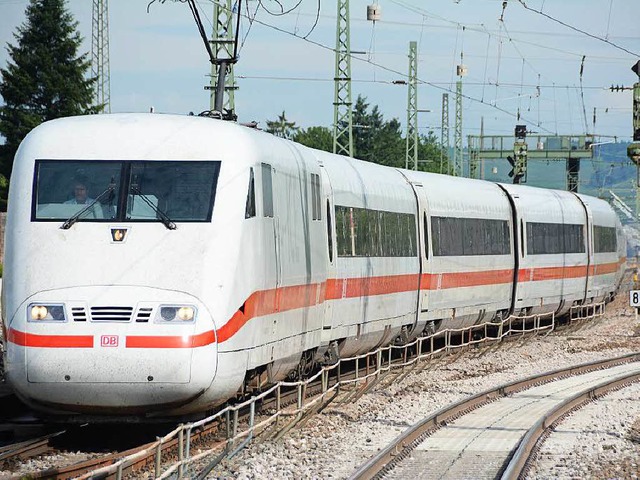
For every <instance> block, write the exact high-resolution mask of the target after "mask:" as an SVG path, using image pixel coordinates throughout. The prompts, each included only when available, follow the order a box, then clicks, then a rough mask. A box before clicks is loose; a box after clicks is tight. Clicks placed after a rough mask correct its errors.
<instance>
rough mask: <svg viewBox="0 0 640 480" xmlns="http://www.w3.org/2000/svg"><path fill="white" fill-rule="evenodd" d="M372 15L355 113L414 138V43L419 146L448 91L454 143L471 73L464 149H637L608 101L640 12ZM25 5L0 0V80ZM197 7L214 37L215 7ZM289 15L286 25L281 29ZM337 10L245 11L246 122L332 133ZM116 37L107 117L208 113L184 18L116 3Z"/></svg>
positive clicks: (639, 38) (181, 7) (627, 1)
mask: <svg viewBox="0 0 640 480" xmlns="http://www.w3.org/2000/svg"><path fill="white" fill-rule="evenodd" d="M373 3H376V0H351V1H350V4H349V5H350V14H351V49H352V50H353V51H359V52H364V53H359V54H354V55H353V60H352V79H353V82H352V92H353V93H352V94H353V101H354V102H355V100H356V98H357V96H358V95H362V96H364V97H366V99H367V102H368V103H369V104H370V105H372V106H373V105H378V106H379V109H380V111H381V112H382V114H383V115H384V117H385V119H391V118H398V119H399V120H400V122H401V123H402V125H403V126H405V125H406V119H407V86H406V85H398V84H394V83H393V82H394V81H397V80H406V79H407V74H408V70H409V59H408V52H409V42H410V41H416V42H418V82H419V85H418V108H419V109H420V110H430V111H425V112H421V113H419V116H418V123H419V131H420V133H427V132H428V131H430V130H432V131H434V132H435V134H436V135H437V136H439V135H440V130H439V129H440V125H441V105H442V94H443V93H444V92H447V91H448V92H449V93H450V95H449V103H450V111H449V117H450V130H451V135H452V137H453V122H454V118H455V109H454V104H455V102H454V95H453V92H454V91H455V82H456V80H457V76H456V65H457V64H460V63H461V62H462V63H463V64H464V65H465V66H466V67H467V69H468V74H467V75H466V76H465V77H464V78H463V92H464V94H465V96H466V97H465V98H464V101H463V136H464V137H465V138H466V136H467V135H477V134H479V132H480V123H481V120H482V121H483V122H484V132H485V134H487V135H512V134H513V129H514V126H515V125H516V124H526V125H527V127H528V130H529V131H535V132H540V133H541V134H556V133H559V134H564V135H576V134H583V133H585V132H587V133H594V132H595V133H596V134H598V135H603V136H605V137H604V138H606V136H614V137H617V139H618V140H623V141H628V140H630V138H631V133H632V95H631V92H629V91H625V92H617V93H616V92H611V91H609V87H610V86H611V85H624V86H632V85H633V83H634V82H637V81H638V77H637V76H636V75H635V74H634V73H633V72H632V71H631V69H630V68H631V66H632V65H633V64H635V63H636V62H637V61H638V60H639V59H640V31H639V30H638V26H637V25H638V19H639V18H640V1H638V0H526V1H523V0H508V1H507V2H504V3H506V8H504V11H503V1H502V0H377V3H378V5H379V7H380V8H381V12H382V18H381V20H380V21H378V22H376V23H375V24H374V23H373V22H370V21H367V18H366V12H367V5H368V4H373ZM27 4H28V1H27V0H0V45H2V48H0V67H5V66H6V64H7V61H8V54H7V51H6V44H7V42H11V43H15V40H14V38H13V33H14V32H15V30H16V28H17V27H18V26H19V25H20V24H22V23H23V22H24V20H25V17H24V10H25V7H26V6H27ZM197 4H198V7H199V9H200V14H201V17H202V19H203V23H204V27H205V29H206V30H207V32H210V31H211V29H212V27H211V20H212V14H213V3H212V1H210V0H201V1H198V2H197ZM296 5H297V7H296ZM67 6H68V8H69V10H70V12H71V13H72V15H73V16H74V17H75V19H76V20H77V21H78V22H79V25H78V29H79V31H80V33H81V35H82V36H83V38H84V41H83V45H82V51H83V52H90V50H91V13H92V12H91V10H92V2H91V1H90V0H68V1H67ZM281 6H282V8H283V10H284V11H285V12H286V11H288V10H291V11H290V12H289V13H286V14H282V15H276V14H279V13H280V9H281ZM294 7H295V8H294ZM526 7H528V8H529V9H527V8H526ZM336 10H337V2H336V1H327V0H280V2H279V3H278V2H276V1H274V0H261V1H258V0H244V1H243V2H242V13H243V17H242V19H241V28H240V40H241V48H240V58H239V61H238V63H237V65H236V67H235V75H236V78H237V84H238V87H239V89H238V90H237V92H236V112H237V114H238V117H239V121H242V122H249V121H257V122H259V126H261V127H263V128H264V127H265V126H266V121H267V120H273V119H275V118H276V117H277V116H278V115H280V114H281V113H282V112H283V111H284V112H285V113H286V117H287V119H289V120H291V121H294V122H296V125H297V126H299V127H302V128H308V127H310V126H315V125H322V126H327V127H331V124H332V122H333V101H334V82H333V78H334V75H335V73H334V69H335V56H334V52H333V49H334V48H335V42H336V40H335V39H336V13H337V12H336ZM532 10H537V11H540V12H542V13H543V14H544V15H542V14H540V13H536V12H534V11H532ZM545 15H546V16H545ZM247 17H250V18H247ZM549 17H551V18H549ZM501 18H502V20H501ZM554 19H555V20H557V21H555V20H554ZM558 21H559V22H564V23H565V24H568V25H570V26H571V27H574V28H570V27H569V26H564V25H561V24H560V23H558ZM109 28H110V70H111V111H112V112H148V111H149V110H150V108H151V107H153V109H154V111H155V112H159V113H178V114H186V113H189V112H194V113H199V112H201V111H203V110H207V109H209V92H208V91H206V90H205V89H204V86H205V85H208V84H209V76H208V75H209V73H210V64H209V61H208V55H207V53H206V51H205V48H204V45H203V42H202V40H201V38H200V36H199V34H198V31H197V28H196V24H195V22H194V20H193V17H192V15H191V12H190V10H189V8H188V5H187V4H185V3H181V2H175V1H172V0H165V1H162V0H156V1H154V2H151V3H149V2H148V1H146V0H144V1H139V0H110V2H109ZM576 29H577V30H582V31H583V32H585V33H581V32H579V31H577V30H576ZM303 37H306V39H305V38H303ZM594 37H596V38H594ZM461 56H462V60H461ZM583 56H584V65H583V68H582V70H583V75H582V77H581V76H580V71H581V65H582V61H583ZM581 80H582V82H581ZM581 86H582V89H581ZM594 109H595V116H596V123H595V127H594V124H593V116H594ZM518 112H519V114H520V117H521V118H520V119H518V118H517V116H518ZM605 141H608V140H605ZM465 144H466V140H465Z"/></svg>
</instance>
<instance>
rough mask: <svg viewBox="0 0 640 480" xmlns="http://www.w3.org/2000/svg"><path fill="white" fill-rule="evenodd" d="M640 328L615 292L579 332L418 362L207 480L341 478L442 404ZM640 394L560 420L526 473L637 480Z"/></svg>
mask: <svg viewBox="0 0 640 480" xmlns="http://www.w3.org/2000/svg"><path fill="white" fill-rule="evenodd" d="M639 330H640V328H639V326H638V323H637V322H636V320H635V316H634V314H633V311H632V309H631V308H630V307H628V296H627V295H625V294H621V295H619V296H618V298H617V299H616V301H614V302H613V303H611V304H609V305H608V306H607V313H606V314H605V317H604V318H602V319H599V320H596V321H591V322H589V323H585V324H584V326H582V327H581V328H579V329H576V330H571V331H562V332H555V333H553V334H551V335H548V336H538V337H530V338H527V339H524V340H517V341H510V342H506V343H505V344H504V345H503V346H501V347H500V348H498V349H494V348H492V349H476V350H469V351H467V352H464V353H463V354H462V355H460V356H458V357H457V358H455V360H454V358H453V356H452V357H448V358H446V359H444V360H441V361H439V362H433V363H431V364H430V363H426V364H424V369H422V370H421V371H418V372H414V373H411V374H409V375H408V376H407V377H406V378H404V379H403V380H402V381H401V382H399V383H396V384H392V385H384V386H380V387H378V388H376V389H375V390H373V391H372V392H370V393H367V394H365V395H364V396H363V397H361V398H360V399H359V400H358V401H356V402H350V403H334V404H331V405H330V406H329V407H328V408H326V409H325V410H324V411H323V412H322V413H320V414H317V415H316V416H314V417H313V418H311V419H310V420H309V421H308V422H307V423H306V424H304V425H303V426H301V427H296V428H294V429H293V430H291V431H290V432H289V433H288V434H287V435H286V436H285V437H284V438H283V439H282V440H280V441H273V440H264V441H261V440H260V439H258V440H257V441H255V442H253V443H252V444H251V445H249V446H248V447H247V448H245V449H244V450H242V451H241V452H239V453H238V454H237V455H236V456H235V457H233V458H231V459H229V460H225V461H223V462H222V463H221V464H220V465H219V466H218V467H217V468H216V469H215V470H214V471H213V472H212V473H211V475H210V478H239V479H259V478H296V479H297V478H309V479H316V478H348V477H349V476H350V475H351V474H352V473H353V472H354V471H355V470H356V468H357V467H358V466H360V465H361V464H362V463H363V462H365V461H366V460H368V459H369V458H370V457H371V456H373V455H375V454H376V453H377V452H378V450H380V449H381V448H383V447H384V446H385V445H387V444H388V443H389V442H391V441H392V440H393V439H394V438H395V437H396V436H398V435H399V434H400V433H402V432H403V431H404V430H405V429H406V428H408V427H409V426H410V425H412V424H414V423H415V422H418V421H419V420H421V419H423V418H424V417H427V416H429V415H430V414H432V413H434V412H436V411H437V410H439V409H441V408H443V407H445V406H447V405H448V404H450V403H453V402H455V401H458V400H460V399H462V398H465V397H467V396H470V395H474V394H476V393H479V392H481V391H483V390H486V389H488V388H491V387H495V386H498V385H502V384H504V383H508V382H510V381H514V380H518V379H522V378H525V377H528V376H531V375H535V374H538V373H541V372H545V371H550V370H555V369H559V368H563V367H567V366H571V365H577V364H581V363H586V362H590V361H594V360H599V359H604V358H610V357H615V356H618V355H624V354H627V353H633V352H637V351H640V337H639V336H637V334H638V331H639ZM639 393H640V385H639V384H634V385H632V386H630V387H627V388H625V389H622V390H620V391H618V392H615V393H614V394H612V395H611V396H608V397H605V398H604V399H601V400H598V401H596V402H593V403H591V404H590V405H588V406H587V407H585V409H584V410H581V411H579V412H577V413H576V414H574V415H572V416H571V417H569V418H568V420H567V423H561V424H560V425H559V428H558V431H557V432H556V433H553V434H551V435H550V437H549V438H548V439H547V442H546V443H545V444H544V446H543V448H542V450H541V455H540V461H539V462H538V463H536V465H535V466H534V467H533V468H532V469H531V472H530V478H587V477H588V478H638V471H639V470H638V465H640V463H639V462H640V454H639V452H640V402H638V400H637V399H638V394H639ZM634 422H637V423H636V430H635V436H634V430H633V428H632V427H633V425H634ZM569 437H570V440H569V439H568V438H569Z"/></svg>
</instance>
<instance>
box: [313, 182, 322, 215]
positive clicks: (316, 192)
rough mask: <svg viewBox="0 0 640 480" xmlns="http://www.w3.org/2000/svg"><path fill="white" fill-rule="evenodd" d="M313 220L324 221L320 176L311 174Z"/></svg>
mask: <svg viewBox="0 0 640 480" xmlns="http://www.w3.org/2000/svg"><path fill="white" fill-rule="evenodd" d="M311 212H312V213H311V218H312V219H313V220H322V210H321V207H320V175H318V174H316V173H312V174H311Z"/></svg>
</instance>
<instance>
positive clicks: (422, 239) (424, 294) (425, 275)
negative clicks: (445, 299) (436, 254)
mask: <svg viewBox="0 0 640 480" xmlns="http://www.w3.org/2000/svg"><path fill="white" fill-rule="evenodd" d="M411 185H412V187H413V190H414V192H415V195H416V200H417V205H418V225H417V227H418V257H419V258H420V276H419V281H418V285H419V288H418V299H417V315H416V322H420V320H421V319H423V320H426V318H427V317H428V313H429V288H430V284H431V273H432V272H431V262H430V261H429V260H430V258H431V252H430V239H431V235H430V234H429V233H430V220H429V219H430V217H431V216H430V214H429V204H428V202H427V194H426V191H425V189H424V187H423V185H422V184H420V183H412V184H411ZM421 317H422V318H421ZM414 329H415V328H414Z"/></svg>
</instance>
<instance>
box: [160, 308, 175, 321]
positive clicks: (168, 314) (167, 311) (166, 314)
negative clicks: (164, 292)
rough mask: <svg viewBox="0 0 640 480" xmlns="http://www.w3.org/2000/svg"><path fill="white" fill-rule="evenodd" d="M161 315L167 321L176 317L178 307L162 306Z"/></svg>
mask: <svg viewBox="0 0 640 480" xmlns="http://www.w3.org/2000/svg"><path fill="white" fill-rule="evenodd" d="M160 316H161V317H162V320H164V321H165V322H170V321H171V320H173V319H175V318H176V307H160Z"/></svg>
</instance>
